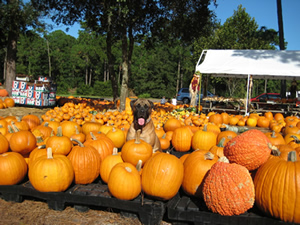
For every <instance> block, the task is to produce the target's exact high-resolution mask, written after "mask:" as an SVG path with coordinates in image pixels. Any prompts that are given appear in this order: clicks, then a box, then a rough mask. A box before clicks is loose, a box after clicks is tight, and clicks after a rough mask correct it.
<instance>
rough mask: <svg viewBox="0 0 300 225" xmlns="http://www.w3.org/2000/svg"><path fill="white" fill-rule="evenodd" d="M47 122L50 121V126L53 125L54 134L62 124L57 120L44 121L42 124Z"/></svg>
mask: <svg viewBox="0 0 300 225" xmlns="http://www.w3.org/2000/svg"><path fill="white" fill-rule="evenodd" d="M45 123H48V127H51V128H52V130H53V134H54V135H56V133H57V128H58V127H59V126H60V122H58V121H55V120H49V121H44V122H42V125H45Z"/></svg>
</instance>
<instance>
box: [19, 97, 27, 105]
mask: <svg viewBox="0 0 300 225" xmlns="http://www.w3.org/2000/svg"><path fill="white" fill-rule="evenodd" d="M19 104H22V105H25V104H26V97H20V102H19Z"/></svg>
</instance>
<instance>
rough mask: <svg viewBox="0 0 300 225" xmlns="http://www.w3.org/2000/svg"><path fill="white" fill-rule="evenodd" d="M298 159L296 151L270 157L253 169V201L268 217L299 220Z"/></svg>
mask: <svg viewBox="0 0 300 225" xmlns="http://www.w3.org/2000/svg"><path fill="white" fill-rule="evenodd" d="M299 173H300V161H297V157H296V152H294V151H292V152H291V153H289V159H288V160H285V159H281V158H279V157H272V158H271V159H269V160H268V161H267V162H266V163H265V164H263V165H262V166H261V167H260V168H259V169H258V170H257V172H256V175H255V178H254V185H255V204H256V205H257V206H258V208H259V209H260V210H261V211H262V212H264V213H265V214H266V215H268V216H272V217H275V218H277V219H280V220H283V221H285V222H290V223H300V213H299V212H300V198H299V195H300V182H299V177H300V174H299Z"/></svg>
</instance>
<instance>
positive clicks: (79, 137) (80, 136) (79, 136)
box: [71, 126, 86, 145]
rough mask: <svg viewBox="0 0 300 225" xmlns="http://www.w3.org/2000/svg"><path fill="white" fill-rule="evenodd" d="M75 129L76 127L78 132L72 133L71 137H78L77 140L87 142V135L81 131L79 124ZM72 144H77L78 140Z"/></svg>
mask: <svg viewBox="0 0 300 225" xmlns="http://www.w3.org/2000/svg"><path fill="white" fill-rule="evenodd" d="M75 129H76V133H75V134H72V135H71V138H72V139H76V140H78V141H80V142H81V143H83V142H85V137H86V135H85V134H84V133H82V132H79V130H78V126H76V127H75ZM72 144H73V145H77V142H76V141H73V142H72Z"/></svg>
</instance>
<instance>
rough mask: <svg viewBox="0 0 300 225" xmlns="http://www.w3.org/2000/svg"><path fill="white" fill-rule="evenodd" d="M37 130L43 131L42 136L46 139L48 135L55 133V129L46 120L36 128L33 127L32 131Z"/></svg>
mask: <svg viewBox="0 0 300 225" xmlns="http://www.w3.org/2000/svg"><path fill="white" fill-rule="evenodd" d="M35 130H38V131H39V132H41V133H42V137H43V138H44V139H46V138H47V137H50V136H51V135H52V134H53V129H52V128H51V127H49V123H48V122H46V123H44V124H42V125H38V126H36V127H35V128H33V129H32V132H34V131H35Z"/></svg>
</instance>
